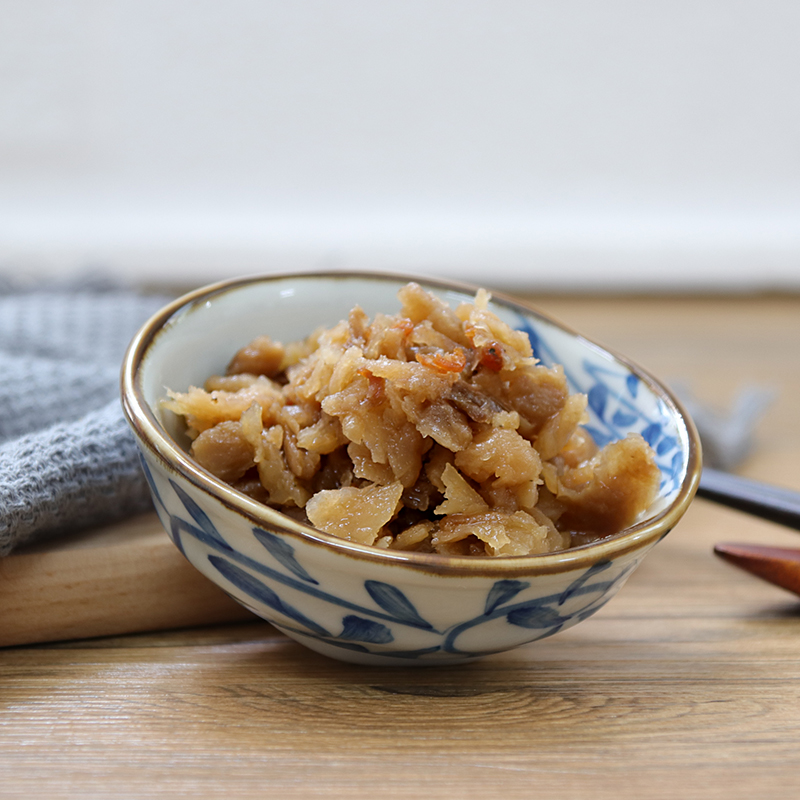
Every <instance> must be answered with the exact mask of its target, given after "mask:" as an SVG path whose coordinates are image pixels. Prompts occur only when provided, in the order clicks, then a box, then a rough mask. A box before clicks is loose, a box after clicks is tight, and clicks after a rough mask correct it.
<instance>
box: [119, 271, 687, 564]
mask: <svg viewBox="0 0 800 800" xmlns="http://www.w3.org/2000/svg"><path fill="white" fill-rule="evenodd" d="M341 278H346V279H350V280H358V279H364V280H368V281H370V282H373V281H387V282H390V283H399V282H402V283H407V282H409V281H415V282H417V283H419V284H420V285H421V286H422V287H423V288H432V289H438V290H440V291H448V290H449V291H455V292H460V293H464V294H471V295H474V294H475V292H476V291H477V290H478V288H479V287H478V286H477V285H474V284H471V283H466V282H460V281H452V280H445V279H439V278H429V277H426V276H423V275H419V274H414V273H405V272H389V271H370V270H318V271H307V272H305V271H304V272H293V271H285V272H270V273H264V274H254V275H246V276H242V277H237V278H231V279H227V280H222V281H218V282H215V283H211V284H208V285H205V286H201V287H199V288H197V289H194V290H192V291H190V292H187V293H186V294H183V295H182V296H180V297H178V298H176V299H175V300H173V301H171V302H170V303H168V304H166V305H165V306H163V307H162V308H161V309H160V310H159V311H157V312H156V313H155V314H153V315H152V316H151V317H150V318H149V319H148V320H147V321H146V322H145V323H144V324H143V325H142V326H141V328H140V329H139V331H138V332H137V333H136V334H135V336H134V337H133V339H132V340H131V342H130V344H129V345H128V348H127V351H126V353H125V357H124V359H123V362H122V370H121V376H120V390H121V398H122V408H123V413H124V415H125V417H126V419H127V421H128V423H129V425H130V426H131V428H132V429H133V431H134V433H135V434H136V437H137V439H138V440H139V443H140V444H141V445H143V446H146V447H147V449H148V451H149V452H150V453H152V454H153V455H154V456H156V457H157V458H158V460H159V461H160V462H161V463H162V465H163V466H165V467H167V469H168V470H170V471H172V472H173V473H175V474H177V475H180V476H182V477H183V478H184V479H185V480H188V481H189V483H191V484H193V485H194V486H195V487H196V488H198V489H200V490H201V491H203V492H206V493H208V494H210V495H212V496H213V497H214V498H215V499H216V500H217V501H218V502H219V503H221V504H222V505H223V506H224V507H226V508H227V509H229V510H231V511H233V512H235V513H237V514H238V515H240V516H242V517H244V518H245V519H246V520H247V521H248V522H249V523H251V524H255V525H257V526H259V527H267V528H268V529H271V530H275V529H278V530H280V532H281V534H285V535H288V536H290V537H292V538H299V539H302V540H303V541H305V542H306V543H308V544H311V545H315V546H321V547H324V548H325V549H329V550H330V549H332V550H334V551H336V552H338V553H340V554H342V555H346V556H350V557H354V558H357V559H359V560H365V559H366V560H368V561H374V562H380V563H383V564H386V565H389V564H396V565H399V566H405V567H409V568H412V569H416V570H423V571H425V572H435V573H439V574H443V575H444V574H446V575H467V574H468V575H485V576H492V577H498V576H503V577H508V576H510V575H530V574H531V573H534V572H535V573H540V574H550V573H557V572H563V571H568V570H569V571H571V570H575V569H579V568H581V567H584V568H588V567H591V566H592V565H594V564H597V563H598V562H601V561H603V560H611V559H612V557H618V556H620V555H623V554H625V553H628V552H631V551H633V550H637V549H640V548H642V547H645V546H647V545H649V544H651V543H654V541H658V540H659V539H661V538H663V536H665V535H666V534H667V533H668V532H669V531H670V530H671V529H672V527H674V525H675V524H676V523H677V522H678V520H679V519H680V518H681V517H682V516H683V514H684V513H685V511H686V509H687V508H688V506H689V504H690V503H691V501H692V499H693V497H694V495H695V493H696V491H697V487H698V484H699V481H700V472H701V468H702V464H701V462H702V456H701V447H700V440H699V437H698V434H697V430H696V428H695V426H694V423H693V421H692V419H691V417H690V416H689V415H688V413H687V412H686V410H685V409H684V408H683V406H682V405H681V403H680V401H679V400H678V399H677V398H676V397H675V396H674V395H673V393H672V392H671V391H670V390H669V389H668V388H667V387H666V386H665V385H664V384H662V383H661V382H660V381H659V380H657V379H656V378H655V377H653V376H652V375H651V374H650V373H649V372H647V371H646V370H645V369H643V368H642V367H640V366H639V365H638V364H636V363H635V362H633V361H631V360H630V359H629V358H627V357H626V356H624V355H621V354H620V353H617V352H616V351H614V350H613V349H611V348H608V347H605V346H604V345H601V344H598V343H597V342H595V341H593V340H592V339H590V338H588V337H586V336H583V335H582V334H580V333H578V332H577V331H576V330H574V329H573V328H572V327H570V326H569V325H565V324H564V323H562V322H560V321H559V320H557V319H555V318H554V317H552V316H550V315H549V314H546V313H544V312H542V311H539V310H538V309H537V308H535V307H534V306H532V305H530V304H528V303H527V302H525V301H520V300H518V299H516V298H514V297H511V296H509V295H507V294H505V293H503V292H496V291H494V290H489V291H490V294H491V297H492V301H493V302H494V303H496V304H498V305H501V306H504V307H506V308H509V309H511V310H514V311H516V312H518V313H519V312H522V313H524V314H527V315H532V316H534V317H536V318H538V319H540V320H542V321H543V322H545V323H548V324H551V325H553V326H555V327H557V328H559V329H560V330H562V331H563V332H565V333H567V334H569V335H571V336H574V337H575V338H576V339H578V340H580V341H581V342H582V343H583V344H585V345H588V346H589V347H591V348H593V349H598V350H600V351H601V352H603V353H606V354H608V355H610V356H612V357H613V358H614V359H616V360H617V361H619V362H620V363H621V364H623V365H624V366H625V367H626V368H627V369H629V370H631V372H632V373H633V374H635V375H636V376H637V377H638V378H639V379H640V380H641V381H642V382H643V383H645V384H646V385H647V386H648V388H650V390H651V391H652V392H654V394H656V395H657V396H658V397H659V398H660V399H661V400H662V401H663V402H664V403H665V404H666V405H667V406H668V407H669V408H670V410H671V411H672V412H673V414H675V415H676V417H677V418H678V420H679V421H680V422H681V423H682V424H683V427H684V432H685V436H686V442H687V445H688V455H687V466H686V475H685V477H684V479H683V481H682V483H681V486H680V488H679V490H678V492H677V494H676V496H675V498H674V499H673V501H672V502H671V503H670V504H669V505H668V506H667V507H666V508H664V509H662V510H661V511H659V512H658V513H657V514H655V515H654V516H652V517H649V518H648V519H645V520H643V521H641V522H639V523H636V524H634V525H632V526H630V527H628V528H625V529H623V530H622V531H620V532H619V533H617V534H614V535H613V536H610V537H608V538H606V539H602V540H600V541H598V542H593V543H590V544H585V545H581V546H578V547H573V548H569V549H567V550H561V551H557V552H555V553H542V554H538V555H528V556H447V555H442V554H440V553H416V552H407V551H399V550H384V549H381V548H376V547H374V546H371V545H363V544H357V543H355V542H350V541H347V540H346V539H341V538H340V537H337V536H333V535H332V534H328V533H324V532H323V531H320V530H318V529H316V528H313V527H311V526H310V525H306V524H304V523H301V522H298V521H296V520H294V519H292V518H290V517H288V516H286V515H285V514H283V513H282V512H280V511H278V510H277V509H274V508H271V507H269V506H266V505H264V504H262V503H258V502H257V501H255V500H252V499H251V498H249V497H247V496H246V495H244V494H242V493H240V492H238V491H236V490H235V489H233V488H232V487H231V486H229V485H228V484H226V483H224V482H223V481H222V480H220V479H219V478H216V477H215V476H214V475H212V474H211V473H210V472H207V471H206V470H204V469H203V468H202V467H200V466H199V465H198V464H196V463H195V462H194V461H193V460H192V459H191V458H190V457H189V455H188V454H187V453H186V451H185V450H183V448H182V447H181V446H180V445H179V444H178V443H177V442H176V441H174V440H173V439H172V437H171V436H170V435H169V434H168V433H167V432H166V431H165V430H164V428H163V426H162V425H161V423H160V421H159V420H158V418H157V416H156V415H155V413H154V411H153V410H152V408H151V407H150V405H149V404H148V403H147V401H146V400H145V398H144V394H143V391H142V387H141V382H140V373H139V370H140V367H141V365H142V364H143V362H144V360H145V358H146V356H147V354H148V352H149V349H150V347H151V345H153V344H154V343H155V341H156V339H157V338H158V335H159V333H160V332H161V331H163V330H165V329H167V328H168V327H169V326H170V324H171V323H173V322H174V321H177V319H179V318H180V317H182V316H183V315H184V314H186V313H191V311H192V309H194V308H197V307H200V306H203V305H205V303H207V302H209V301H210V300H211V299H212V298H214V297H219V296H221V295H223V294H227V293H229V292H232V291H238V290H241V289H244V288H246V287H247V286H249V285H253V284H263V283H272V282H278V281H286V280H302V281H309V280H318V279H334V280H336V279H341Z"/></svg>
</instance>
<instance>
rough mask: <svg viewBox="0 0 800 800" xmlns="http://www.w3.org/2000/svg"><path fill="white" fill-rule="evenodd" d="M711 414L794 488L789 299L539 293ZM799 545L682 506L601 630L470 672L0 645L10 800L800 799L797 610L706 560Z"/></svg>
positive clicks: (4, 789)
mask: <svg viewBox="0 0 800 800" xmlns="http://www.w3.org/2000/svg"><path fill="white" fill-rule="evenodd" d="M531 300H532V302H534V304H536V305H538V306H539V307H540V308H542V309H543V310H546V311H548V312H550V313H552V314H553V315H555V316H556V317H558V318H560V319H562V320H563V321H564V322H567V323H568V324H571V325H572V326H573V327H575V328H577V329H579V330H581V331H582V332H584V333H586V334H587V335H589V336H591V337H593V338H595V339H597V340H599V341H601V342H602V343H604V344H606V345H608V346H611V347H613V348H615V349H617V350H619V351H621V352H624V353H626V354H627V355H629V356H631V357H632V358H634V359H635V360H637V361H639V362H640V363H641V364H643V365H644V366H646V367H647V368H649V369H650V370H651V371H652V372H654V373H655V374H657V375H659V376H660V377H662V378H664V379H665V380H667V381H668V382H669V381H671V380H678V379H680V380H683V381H685V382H688V383H690V384H691V385H692V386H693V387H694V389H695V390H696V393H697V394H698V395H699V396H700V397H701V398H702V399H703V400H705V401H706V402H712V403H717V404H719V405H721V406H723V407H724V406H725V405H726V404H727V403H728V402H730V401H731V399H732V398H733V396H734V395H735V393H736V391H737V390H738V389H739V388H740V387H741V386H743V385H744V384H746V383H758V384H760V385H765V386H769V387H771V388H774V389H775V390H776V392H777V396H776V400H775V402H774V404H773V406H772V407H771V409H770V411H769V413H768V414H767V415H766V416H765V418H764V419H763V421H762V423H761V424H760V425H759V427H758V430H757V435H756V449H755V451H754V453H753V455H752V457H751V458H750V459H748V461H747V462H746V463H745V464H743V465H742V470H741V471H742V472H743V473H744V474H747V475H750V476H752V477H757V478H760V479H762V480H767V481H771V482H773V483H776V484H780V485H784V486H788V487H792V488H795V489H798V490H800V419H799V418H798V400H797V398H798V396H800V298H798V297H783V298H781V297H737V298H726V299H721V298H692V299H685V298H683V299H682V298H600V299H598V298H566V297H561V298H559V297H547V296H545V297H537V298H531ZM719 541H742V542H750V543H760V544H774V545H783V546H796V547H800V537H798V535H797V534H796V533H793V532H790V531H786V530H782V529H780V528H778V527H777V526H774V525H771V524H769V523H766V522H760V521H758V520H754V519H752V518H749V517H746V516H744V515H741V514H738V513H736V512H733V511H730V510H726V509H724V508H721V507H715V506H713V505H711V504H708V503H706V502H703V501H696V502H695V503H694V504H693V506H692V507H691V509H690V510H689V512H688V514H687V515H686V517H685V518H684V520H683V521H682V522H681V523H680V524H679V525H678V526H677V528H676V529H675V530H674V531H673V532H672V533H671V534H670V535H669V536H668V537H667V538H666V539H665V540H664V541H663V542H662V543H661V544H659V545H658V547H657V548H656V549H655V550H654V551H653V552H652V553H651V554H650V555H649V556H648V558H647V559H646V560H645V562H644V564H643V565H642V566H641V567H640V569H639V570H638V571H637V572H636V573H635V574H634V575H633V577H632V578H631V579H630V581H629V582H628V584H627V585H626V586H625V588H624V589H623V590H622V591H621V593H620V594H619V595H618V596H617V597H616V598H615V599H614V600H613V601H612V602H611V603H609V604H608V605H607V606H606V607H605V608H603V609H602V610H601V611H600V612H599V613H598V614H597V615H596V616H594V617H593V618H591V619H590V620H588V621H586V622H584V623H582V624H581V625H578V626H577V627H575V628H572V629H570V630H568V631H564V632H563V633H561V634H559V635H557V636H555V637H553V638H552V639H548V640H545V641H542V642H541V643H538V644H537V643H534V644H531V645H528V646H526V647H523V648H520V649H519V650H516V651H514V652H511V653H507V654H503V655H497V656H493V657H490V658H487V659H485V660H484V661H481V662H477V663H474V664H470V665H466V666H461V667H434V668H375V667H358V666H352V665H346V664H339V663H337V662H334V661H330V660H328V659H326V658H324V657H322V656H319V655H316V654H314V653H311V652H309V651H307V650H305V649H303V648H302V647H301V646H299V645H297V644H295V643H294V642H292V641H291V640H289V639H287V638H285V637H284V636H283V635H281V634H280V633H278V632H277V631H276V630H275V629H273V628H272V627H270V626H269V625H268V624H266V623H261V622H248V623H238V624H233V625H225V626H217V627H207V628H197V629H192V630H179V631H172V632H166V633H158V634H148V635H143V634H139V635H130V636H125V637H119V638H107V639H94V640H85V641H71V642H63V643H59V644H48V645H37V646H24V647H12V648H6V649H3V650H0V797H14V798H17V797H19V798H38V797H47V798H52V799H53V800H56V799H57V798H70V800H71V799H72V798H78V797H80V798H112V797H113V798H149V797H201V798H215V797H230V798H250V797H252V798H256V797H258V798H262V797H275V798H306V797H309V798H310V797H342V798H353V797H359V798H360V797H398V798H400V797H402V798H417V797H426V798H462V797H463V798H472V797H476V798H478V797H480V798H487V797H489V798H494V797H497V798H508V799H509V800H511V799H512V798H533V797H536V798H559V799H560V800H563V799H564V798H600V799H603V798H614V800H619V799H620V798H643V797H647V798H676V797H677V798H682V800H689V799H690V798H725V800H729V799H730V798H753V797H758V798H767V797H782V798H789V797H796V796H798V792H800V600H798V598H797V597H795V596H794V595H791V594H789V593H787V592H785V591H783V590H781V589H778V588H776V587H774V586H771V585H769V584H766V583H763V582H761V581H759V580H757V579H756V578H754V577H752V576H750V575H747V574H745V573H743V572H740V571H737V570H736V569H734V568H733V567H731V566H729V565H727V564H725V563H723V562H722V561H720V560H719V559H717V558H715V557H714V556H713V554H712V547H713V545H714V543H715V542H719Z"/></svg>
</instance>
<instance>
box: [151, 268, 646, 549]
mask: <svg viewBox="0 0 800 800" xmlns="http://www.w3.org/2000/svg"><path fill="white" fill-rule="evenodd" d="M398 298H399V301H400V310H399V312H397V313H395V314H386V313H377V314H375V315H374V317H373V318H372V319H371V320H370V318H369V317H368V316H367V314H366V313H365V312H364V311H363V310H362V309H361V308H360V307H358V306H356V307H355V308H353V309H352V310H351V311H350V314H349V316H348V318H347V319H346V320H343V321H341V322H339V324H337V325H335V326H333V327H332V328H329V329H323V330H317V331H315V332H314V333H312V334H311V335H310V336H309V337H308V338H307V339H305V340H304V341H298V342H292V343H289V344H285V345H284V344H283V343H281V342H278V341H275V340H273V339H272V338H270V337H268V336H266V335H261V336H258V337H257V338H255V339H254V340H252V341H251V342H249V343H248V344H246V345H245V346H244V347H242V348H241V349H239V350H238V352H236V353H235V354H234V355H233V357H232V360H231V361H230V363H229V365H228V368H227V370H226V373H225V374H224V375H213V376H211V377H209V378H208V379H207V380H206V381H205V385H204V386H203V387H202V388H200V387H194V386H192V387H190V388H189V389H188V391H186V392H175V391H169V392H168V399H166V400H164V402H163V406H164V408H166V409H168V410H170V411H172V412H174V413H176V414H178V415H180V416H181V417H183V418H184V419H185V422H186V426H187V433H188V434H189V436H190V438H191V439H192V444H191V455H192V456H193V458H194V459H195V461H196V462H197V463H198V464H199V465H200V466H202V467H203V468H204V469H206V470H208V472H210V473H212V474H213V475H214V476H216V477H217V478H220V479H221V480H223V481H225V482H227V483H228V484H230V485H231V486H233V487H234V488H235V489H237V490H239V491H240V492H242V493H244V494H246V495H248V496H249V497H251V498H252V499H255V500H257V501H259V502H262V503H264V504H267V505H269V506H271V507H273V508H276V509H278V510H280V511H281V512H283V513H284V514H287V515H289V516H291V517H293V518H295V519H296V520H298V521H300V522H303V523H307V524H311V525H312V526H314V527H316V528H317V529H319V530H322V531H324V532H326V533H328V534H332V535H334V536H338V537H341V538H343V539H346V540H349V541H351V542H355V543H357V544H365V545H373V546H375V547H378V548H383V549H388V550H398V551H407V552H412V551H413V552H419V553H438V554H442V555H446V556H527V555H537V554H544V553H553V552H557V551H562V550H566V549H568V548H571V547H574V546H578V545H584V544H587V543H591V542H594V541H597V540H599V539H603V538H606V537H608V536H611V535H613V534H616V533H618V532H619V531H621V530H623V529H625V528H627V527H629V526H631V525H633V524H634V523H635V522H636V520H637V519H638V518H639V517H640V516H641V515H642V514H643V513H644V512H645V511H646V510H647V509H648V508H649V507H650V506H651V504H652V502H653V500H654V499H655V497H656V495H657V493H658V489H659V484H660V481H661V472H660V470H659V468H658V466H657V465H656V457H655V454H654V452H653V450H652V448H651V447H650V445H649V444H648V443H647V442H646V441H645V439H644V438H643V437H642V435H640V434H639V433H628V435H627V436H625V437H624V438H621V439H619V440H616V441H610V442H608V443H606V444H605V445H604V446H603V447H598V445H597V444H596V443H595V441H594V439H593V438H592V436H591V434H590V433H589V432H588V431H587V429H586V428H585V427H584V425H583V423H585V422H586V421H588V417H587V414H586V407H587V397H586V395H585V394H582V393H578V392H575V393H572V392H570V389H569V386H568V384H567V379H566V377H565V374H564V371H563V369H562V368H561V367H560V366H557V365H551V366H545V365H543V364H540V363H538V361H537V359H536V358H534V356H533V351H532V348H531V343H530V341H529V338H528V335H527V334H526V333H525V332H523V331H519V330H515V329H514V328H513V327H511V326H510V325H509V324H507V323H506V322H504V321H503V320H501V319H500V318H499V317H498V316H497V315H496V314H495V313H493V312H492V310H491V309H490V307H489V302H490V296H489V294H488V292H486V291H485V290H479V291H478V292H477V293H476V295H475V297H474V300H473V302H461V303H460V304H459V305H458V306H457V307H456V308H451V307H450V306H449V305H448V304H447V303H446V302H444V301H443V300H441V299H439V298H438V297H436V296H435V295H434V294H433V293H431V292H429V291H426V290H425V289H423V288H422V287H420V286H419V285H418V284H417V283H414V282H411V283H407V284H406V285H404V286H402V287H401V288H400V290H399V292H398Z"/></svg>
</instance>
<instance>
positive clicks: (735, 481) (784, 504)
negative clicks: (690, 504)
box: [697, 467, 800, 531]
mask: <svg viewBox="0 0 800 800" xmlns="http://www.w3.org/2000/svg"><path fill="white" fill-rule="evenodd" d="M697 496H698V497H702V498H705V499H706V500H712V501H713V502H715V503H720V504H722V505H724V506H728V507H729V508H735V509H737V510H738V511H744V512H746V513H747V514H752V515H754V516H756V517H761V518H762V519H766V520H769V521H770V522H777V523H778V524H780V525H785V526H786V527H788V528H794V530H797V531H800V492H795V491H792V490H791V489H782V488H780V487H778V486H770V485H769V484H766V483H760V482H759V481H754V480H750V479H749V478H742V477H740V476H739V475H731V474H730V473H727V472H721V471H719V470H716V469H710V468H708V467H704V468H703V472H702V475H701V476H700V486H699V488H698V490H697Z"/></svg>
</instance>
